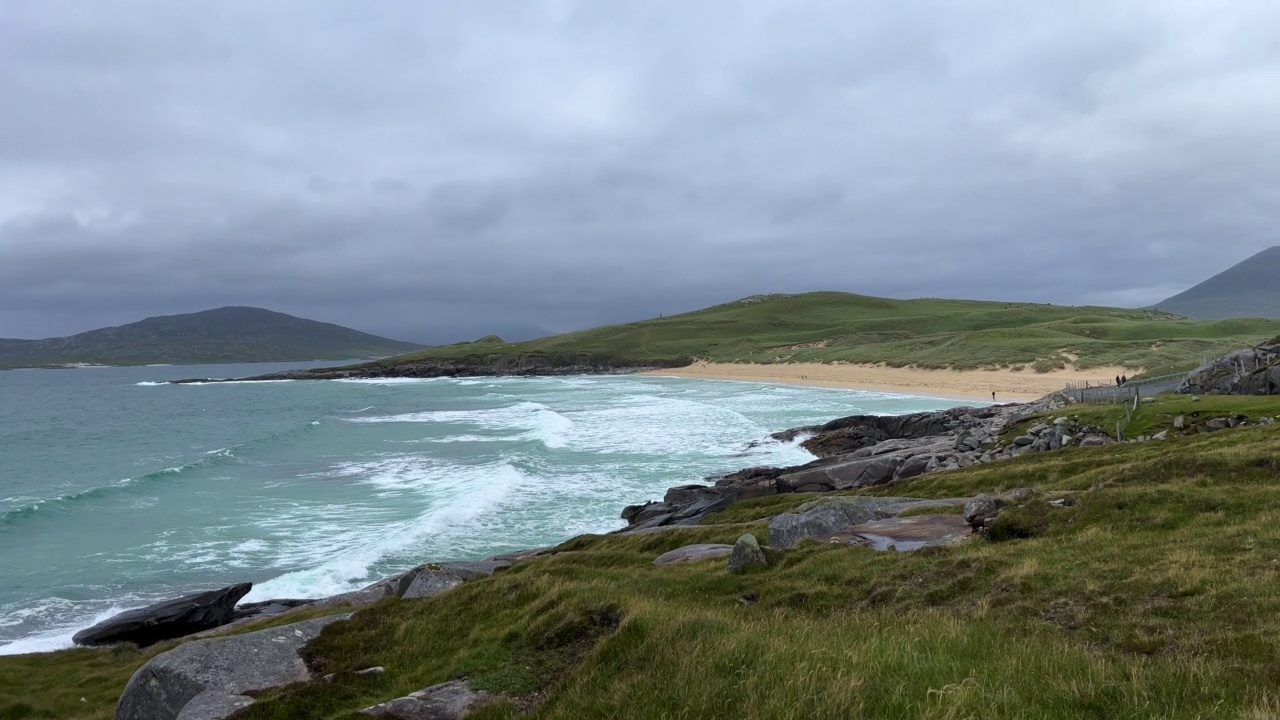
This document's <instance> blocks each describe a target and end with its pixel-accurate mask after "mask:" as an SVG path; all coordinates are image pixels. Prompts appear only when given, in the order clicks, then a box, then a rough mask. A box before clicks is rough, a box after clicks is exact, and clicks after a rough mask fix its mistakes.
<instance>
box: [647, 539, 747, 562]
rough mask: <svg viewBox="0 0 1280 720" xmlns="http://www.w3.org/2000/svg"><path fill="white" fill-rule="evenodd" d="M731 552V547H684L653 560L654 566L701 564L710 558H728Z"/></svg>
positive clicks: (707, 545) (702, 545)
mask: <svg viewBox="0 0 1280 720" xmlns="http://www.w3.org/2000/svg"><path fill="white" fill-rule="evenodd" d="M732 552H733V546H732V545H723V544H713V543H707V544H701V545H685V546H684V547H680V548H676V549H675V550H671V551H668V552H664V553H662V554H661V555H659V556H658V557H656V558H654V561H653V564H654V565H659V566H661V565H680V564H682V563H692V562H701V561H703V560H710V559H712V558H722V557H728V556H729V555H730V554H731V553H732Z"/></svg>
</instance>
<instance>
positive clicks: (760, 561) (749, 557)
mask: <svg viewBox="0 0 1280 720" xmlns="http://www.w3.org/2000/svg"><path fill="white" fill-rule="evenodd" d="M768 564H769V561H768V560H767V559H766V558H765V556H764V551H763V550H761V549H760V543H759V541H757V540H756V536H755V535H752V534H751V533H747V534H745V535H743V536H742V537H740V538H738V541H737V542H735V543H734V544H733V554H731V555H730V556H729V572H732V573H740V572H744V571H746V570H747V569H748V568H752V567H757V566H763V565H768Z"/></svg>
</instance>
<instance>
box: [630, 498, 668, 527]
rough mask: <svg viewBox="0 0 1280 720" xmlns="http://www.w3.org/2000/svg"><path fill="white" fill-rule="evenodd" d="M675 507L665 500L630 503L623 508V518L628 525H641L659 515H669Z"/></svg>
mask: <svg viewBox="0 0 1280 720" xmlns="http://www.w3.org/2000/svg"><path fill="white" fill-rule="evenodd" d="M672 510H673V508H672V507H671V506H670V505H668V504H666V503H664V502H653V501H650V502H647V503H644V504H643V505H628V506H626V507H625V508H623V509H622V519H623V520H626V521H627V524H628V525H639V524H640V523H643V522H646V521H648V520H652V519H653V518H655V517H658V516H659V515H669V514H671V511H672Z"/></svg>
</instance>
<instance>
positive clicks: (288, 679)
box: [115, 615, 349, 720]
mask: <svg viewBox="0 0 1280 720" xmlns="http://www.w3.org/2000/svg"><path fill="white" fill-rule="evenodd" d="M347 617H349V615H333V616H330V617H323V618H315V619H313V620H307V621H304V622H300V623H295V624H293V625H284V626H282V627H276V628H269V629H267V630H259V631H257V632H251V633H246V634H244V635H231V636H228V637H220V638H210V639H207V640H193V641H191V642H188V643H185V644H183V645H179V646H178V647H176V648H174V649H172V650H170V651H168V652H165V653H162V654H160V655H157V656H156V657H154V658H152V659H151V660H150V661H149V662H147V664H145V665H143V666H142V667H141V668H139V669H138V671H137V672H135V673H134V674H133V677H131V678H129V683H128V684H127V685H126V686H125V689H124V693H122V694H121V695H120V702H119V704H118V705H117V706H116V714H115V718H116V720H178V719H179V718H181V719H182V720H195V719H196V718H199V720H220V718H225V717H227V716H228V715H230V714H231V713H232V712H235V711H236V710H238V709H240V708H242V707H244V706H245V705H247V704H249V703H252V702H253V700H252V698H251V697H249V694H251V693H254V692H259V691H262V690H266V689H268V688H273V687H280V686H282V685H288V684H290V683H295V682H303V681H306V680H309V679H311V672H310V671H309V670H308V669H307V665H306V663H305V662H303V660H302V658H301V657H300V656H299V651H300V650H301V649H302V648H303V647H304V646H305V645H306V644H307V643H308V642H310V641H311V640H312V639H314V638H315V637H316V636H317V635H319V634H320V631H321V630H323V629H324V628H325V627H327V626H328V625H331V624H333V623H335V622H339V621H341V620H345V619H346V618H347Z"/></svg>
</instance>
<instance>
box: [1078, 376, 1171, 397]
mask: <svg viewBox="0 0 1280 720" xmlns="http://www.w3.org/2000/svg"><path fill="white" fill-rule="evenodd" d="M1186 378H1187V373H1174V374H1172V375H1158V376H1156V377H1149V378H1142V379H1141V380H1129V381H1127V382H1125V383H1123V384H1121V385H1115V384H1113V383H1088V382H1083V383H1067V387H1066V389H1065V390H1064V391H1063V392H1064V393H1065V394H1066V395H1067V396H1068V397H1070V398H1072V399H1074V400H1075V401H1076V402H1078V403H1132V402H1133V401H1134V400H1135V399H1138V398H1143V397H1150V396H1152V395H1157V394H1159V393H1162V392H1168V391H1170V390H1177V389H1178V386H1180V385H1182V381H1183V380H1185V379H1186Z"/></svg>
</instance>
